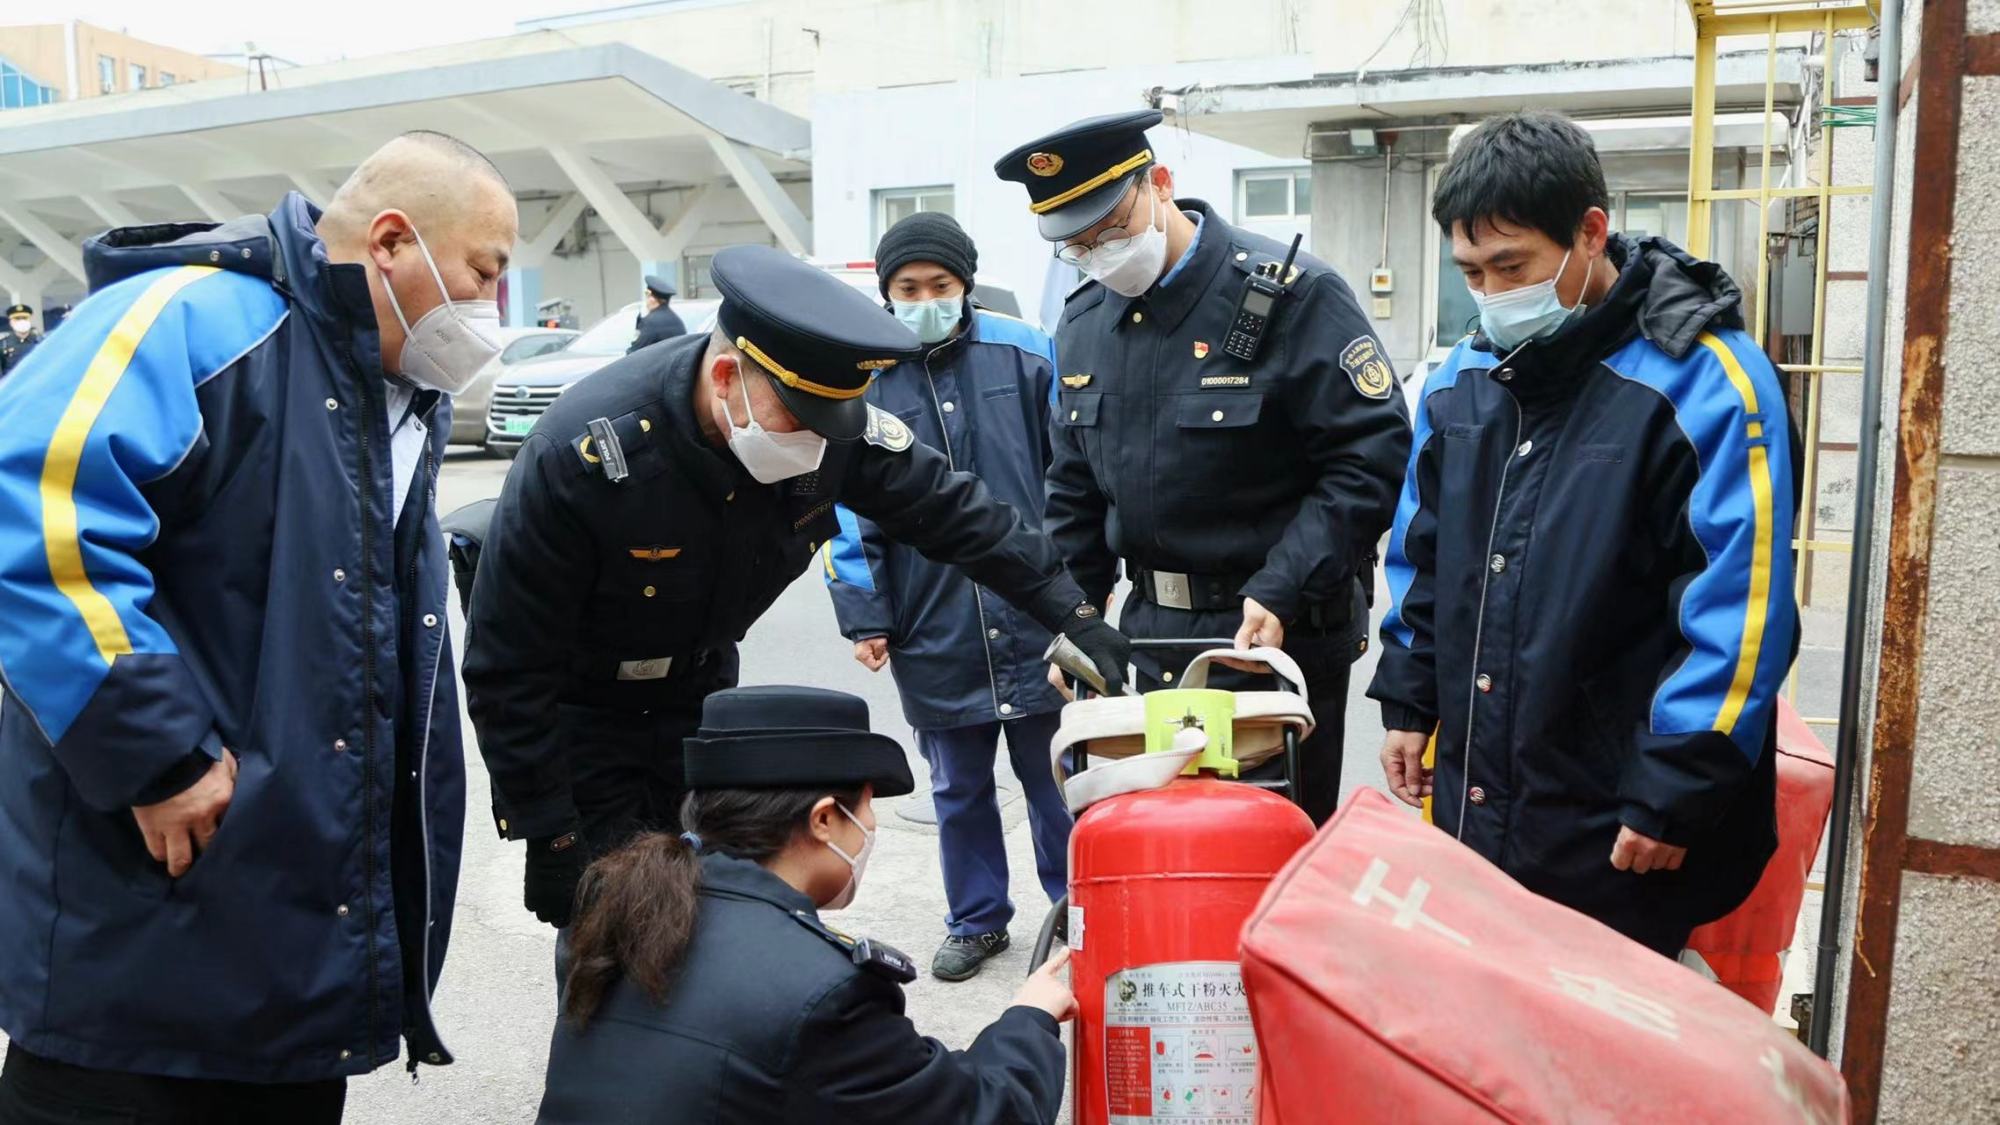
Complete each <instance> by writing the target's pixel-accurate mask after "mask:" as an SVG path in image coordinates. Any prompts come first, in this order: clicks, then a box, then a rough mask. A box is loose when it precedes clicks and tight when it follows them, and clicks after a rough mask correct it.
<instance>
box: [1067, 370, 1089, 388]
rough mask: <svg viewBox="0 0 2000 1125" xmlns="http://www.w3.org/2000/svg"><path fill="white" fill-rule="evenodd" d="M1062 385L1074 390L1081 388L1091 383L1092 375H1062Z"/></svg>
mask: <svg viewBox="0 0 2000 1125" xmlns="http://www.w3.org/2000/svg"><path fill="white" fill-rule="evenodd" d="M1062 385H1063V386H1065V387H1068V388H1069V389H1070V390H1073V391H1074V390H1080V389H1082V388H1084V387H1088V386H1089V385H1090V376H1089V375H1088V374H1077V375H1065V376H1063V377H1062Z"/></svg>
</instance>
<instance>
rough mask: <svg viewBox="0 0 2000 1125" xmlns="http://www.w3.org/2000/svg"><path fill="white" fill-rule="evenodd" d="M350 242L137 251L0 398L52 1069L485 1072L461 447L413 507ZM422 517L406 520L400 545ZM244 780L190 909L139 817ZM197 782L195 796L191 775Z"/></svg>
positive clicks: (5, 528) (27, 838)
mask: <svg viewBox="0 0 2000 1125" xmlns="http://www.w3.org/2000/svg"><path fill="white" fill-rule="evenodd" d="M318 218H319V214H318V212H317V210H316V209H314V208H313V207H312V206H311V205H310V204H309V203H307V202H306V200H305V199H304V197H302V196H299V195H296V194H293V195H288V196H287V197H286V198H285V200H284V202H283V203H282V204H281V205H280V206H279V207H278V209H277V211H276V212H274V213H273V214H272V215H271V216H270V217H269V218H268V219H267V218H265V217H262V216H251V217H248V218H244V219H238V220H235V221H233V222H230V223H226V224H223V225H221V226H215V225H213V224H174V225H161V226H150V227H134V228H125V229H121V230H114V231H111V232H109V233H107V234H104V235H102V236H99V237H98V238H95V239H92V240H91V241H90V242H89V243H87V244H86V245H85V247H84V254H85V262H86V265H87V269H88V273H89V276H90V282H91V287H92V289H93V293H92V294H91V296H90V297H89V298H88V299H87V300H85V301H84V302H83V303H82V304H81V305H79V306H78V307H77V309H76V311H75V312H74V313H72V314H71V316H70V318H69V319H68V320H66V321H65V322H64V323H63V325H62V327H61V328H60V329H59V330H58V331H57V332H55V333H53V334H52V335H51V336H50V337H49V339H48V342H47V343H45V344H43V345H42V347H40V348H39V349H37V350H36V352H35V354H34V355H32V356H31V357H29V360H28V362H26V363H25V364H23V365H22V366H21V368H20V369H19V370H18V371H16V372H15V373H14V374H13V375H12V376H11V377H10V378H8V380H7V381H6V382H5V383H4V384H0V672H4V675H5V684H6V699H5V703H4V705H0V904H4V906H0V950H5V951H6V952H5V956H4V957H0V1028H4V1029H5V1030H6V1032H7V1034H8V1036H10V1037H11V1038H12V1039H13V1040H14V1041H15V1042H17V1043H19V1044H20V1045H21V1046H22V1047H23V1048H25V1049H27V1050H29V1051H32V1052H34V1053H35V1054H38V1055H41V1056H44V1057H47V1058H52V1059H57V1060H60V1061H63V1062H67V1063H72V1064H75V1065H79V1066H86V1067H94V1068H100V1069H109V1070H119V1071H133V1072H142V1073H148V1074H160V1075H170V1076H177V1077H191V1078H210V1079H231V1080H239V1081H250V1082H298V1081H312V1080H320V1079H327V1078H333V1077H338V1076H344V1075H356V1074H362V1073H365V1072H367V1071H369V1070H371V1069H373V1068H375V1067H377V1066H380V1065H383V1064H385V1063H388V1062H392V1061H394V1060H395V1058H396V1057H397V1055H398V1053H399V1044H398V1040H399V1039H403V1038H405V1037H407V1039H408V1041H409V1045H410V1052H411V1059H412V1062H411V1065H412V1067H414V1066H415V1065H416V1060H419V1059H421V1060H423V1061H427V1062H432V1063H442V1062H448V1061H450V1057H449V1055H448V1053H447V1052H446V1051H445V1048H444V1046H443V1044H442V1043H440V1042H439V1040H438V1035H437V1029H436V1027H435V1026H434V1023H433V1021H432V1018H431V1012H430V1001H429V997H430V990H431V988H432V986H433V985H434V984H435V982H436V980H437V976H438V970H439V968H440V966H441V965H442V963H443V960H444V949H445V939H446V936H447V935H448V934H449V933H450V931H451V907H452V898H453V894H454V891H455V890H456V886H457V881H458V861H459V843H460V839H461V836H462V833H463V831H464V826H465V812H464V808H465V793H464V766H463V761H462V758H461V755H460V746H459V724H458V714H459V711H458V693H457V687H456V684H455V682H454V679H453V674H452V666H451V661H450V660H449V659H448V658H447V656H446V653H447V652H448V650H449V647H450V646H449V642H448V640H447V637H446V626H445V597H446V581H447V567H446V563H445V557H444V548H443V544H442V541H441V540H440V538H439V534H438V527H437V520H436V518H435V516H434V514H433V511H434V506H433V504H432V502H431V501H432V490H433V484H434V480H435V473H436V466H437V464H438V461H439V459H440V458H441V456H442V454H443V451H444V443H445V438H446V436H447V435H448V434H449V433H450V431H451V426H450V422H449V419H448V417H446V411H445V410H441V409H439V408H438V407H439V405H440V404H439V402H438V396H437V395H435V394H431V393H428V392H424V393H420V394H419V395H418V396H417V409H418V410H419V412H420V414H423V415H425V416H427V417H429V425H430V431H429V437H430V444H429V450H428V456H427V457H426V459H425V461H426V463H425V466H424V468H423V471H422V472H421V473H420V474H419V476H418V479H417V481H416V483H415V486H414V487H413V488H412V489H411V490H410V493H409V495H407V496H396V495H393V494H392V493H393V492H394V487H393V484H392V476H393V473H392V465H391V461H390V456H389V427H388V422H387V419H386V416H385V411H384V409H383V398H384V395H385V393H386V392H387V390H388V384H387V382H386V381H385V376H384V375H383V372H382V357H381V349H380V340H379V337H378V335H377V332H376V328H375V317H374V310H373V304H372V302H371V300H370V298H369V289H368V286H369V283H368V279H367V275H366V273H365V272H364V270H363V267H361V266H359V265H333V264H331V263H329V262H328V260H327V257H326V249H325V246H324V245H323V244H322V243H321V242H320V240H319V237H318V236H317V235H316V234H315V233H314V229H313V228H314V224H315V223H316V221H317V220H318ZM399 512H400V513H401V514H402V516H403V518H402V520H401V526H400V527H399V526H398V520H397V516H398V514H399ZM225 747H226V748H227V749H229V750H230V751H232V752H233V753H234V754H235V755H236V757H237V759H238V761H239V774H238V776H237V779H236V789H235V795H234V798H233V799H232V801H231V803H230V805H229V808H228V811H227V812H226V813H225V814H224V816H223V818H222V822H221V827H220V829H219V830H218V831H217V833H216V835H215V837H214V839H213V840H212V841H211V842H210V845H209V847H208V848H207V849H206V850H205V851H203V852H202V853H201V854H200V856H199V857H198V858H197V859H196V860H195V861H194V866H193V867H192V868H191V869H190V870H189V871H188V872H187V874H185V875H184V876H182V877H181V878H179V879H172V878H169V877H168V876H167V874H166V870H165V868H164V867H163V866H162V865H161V864H160V863H158V862H156V861H155V860H153V859H152V857H151V856H149V855H148V854H147V851H146V845H145V843H144V841H143V840H142V839H141V837H140V833H139V830H138V827H137V825H136V824H135V822H134V820H133V816H132V812H131V806H133V805H135V804H142V803H149V802H151V801H155V800H159V799H162V798H164V797H166V796H168V795H171V794H172V793H173V792H176V791H178V790H179V789H182V788H185V787H186V786H187V785H188V784H191V783H192V782H193V780H194V779H195V777H197V776H199V772H200V768H201V767H202V766H203V765H204V761H203V759H204V758H205V759H208V760H213V759H215V758H216V757H218V756H219V755H220V754H221V752H222V750H223V748H225ZM191 767H192V769H191Z"/></svg>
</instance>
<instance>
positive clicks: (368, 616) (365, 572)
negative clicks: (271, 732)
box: [343, 349, 381, 1055]
mask: <svg viewBox="0 0 2000 1125" xmlns="http://www.w3.org/2000/svg"><path fill="white" fill-rule="evenodd" d="M343 351H344V352H345V354H346V357H347V365H348V368H349V369H350V370H352V371H353V372H354V373H355V376H356V382H357V383H358V384H359V386H360V390H361V423H360V430H361V668H362V680H363V686H362V697H361V701H362V709H361V710H362V723H363V726H362V729H361V776H362V787H361V809H362V814H361V822H362V848H361V873H362V880H363V884H364V888H365V889H364V892H363V894H362V903H361V910H362V920H363V921H364V922H365V923H366V925H367V927H368V1051H369V1053H370V1054H371V1055H372V1054H373V1053H374V1050H375V1032H376V1028H377V1027H379V1026H380V1025H381V996H380V992H381V986H380V982H379V980H378V979H377V978H378V970H377V967H376V964H375V536H374V534H373V531H374V513H373V511H372V510H371V509H372V507H373V505H372V504H371V503H370V501H371V499H372V498H373V493H374V491H375V459H374V456H373V450H372V447H371V444H370V442H369V440H368V438H369V434H370V433H372V432H373V431H374V428H375V397H374V396H373V395H371V394H369V393H368V380H369V377H368V375H367V373H365V372H363V371H362V370H361V366H360V364H357V363H355V362H354V353H353V351H352V350H349V349H343Z"/></svg>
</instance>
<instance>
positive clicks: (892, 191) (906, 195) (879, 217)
mask: <svg viewBox="0 0 2000 1125" xmlns="http://www.w3.org/2000/svg"><path fill="white" fill-rule="evenodd" d="M955 203H956V198H955V193H954V191H953V189H952V188H949V187H918V188H885V189H882V190H879V191H877V192H876V193H875V237H876V238H878V239H879V238H881V237H882V232H883V231H886V230H888V229H889V228H890V227H893V226H895V225H896V224H897V223H899V222H902V221H903V220H904V219H907V218H909V217H910V216H911V215H914V214H916V213H917V212H919V211H941V212H943V213H944V214H947V215H949V214H951V213H952V208H953V206H954V205H955Z"/></svg>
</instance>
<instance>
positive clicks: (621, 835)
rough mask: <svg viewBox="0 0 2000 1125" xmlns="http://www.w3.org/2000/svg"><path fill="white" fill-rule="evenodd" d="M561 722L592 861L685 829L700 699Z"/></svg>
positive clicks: (560, 954) (562, 938)
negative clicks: (644, 836) (687, 769)
mask: <svg viewBox="0 0 2000 1125" xmlns="http://www.w3.org/2000/svg"><path fill="white" fill-rule="evenodd" d="M559 722H560V726H561V731H562V736H563V739H564V749H565V751H566V752H567V754H568V755H569V761H570V792H571V794H572V795H573V797H574V798H575V800H576V812H577V820H578V827H577V834H578V835H579V836H580V837H582V840H583V846H584V848H585V849H586V851H587V852H588V854H589V856H590V857H591V858H592V859H595V858H597V857H598V856H602V855H604V854H606V853H608V852H612V851H615V850H617V848H618V846H619V845H620V844H623V843H625V842H626V841H627V840H630V839H631V838H632V837H633V836H635V835H637V834H638V833H641V832H650V831H662V832H679V831H680V830H681V799H682V798H684V797H686V796H687V784H686V780H685V777H684V775H683V773H682V756H681V754H682V750H681V743H682V741H683V740H684V739H686V738H687V737H688V736H690V735H692V734H694V733H695V731H696V730H697V729H699V728H700V726H701V700H700V699H696V700H694V701H692V702H690V703H689V704H687V705H686V706H681V707H662V708H655V709H654V710H651V711H644V712H623V711H614V710H611V709H609V708H598V707H579V706H569V705H565V706H564V707H563V708H562V713H561V717H560V719H559ZM568 976H569V928H568V927H564V928H562V929H559V930H557V931H556V999H557V1002H558V1003H560V1002H561V1000H562V986H563V981H564V980H565V979H566V978H567V977H568ZM0 1125H5V1123H4V1122H0Z"/></svg>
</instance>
